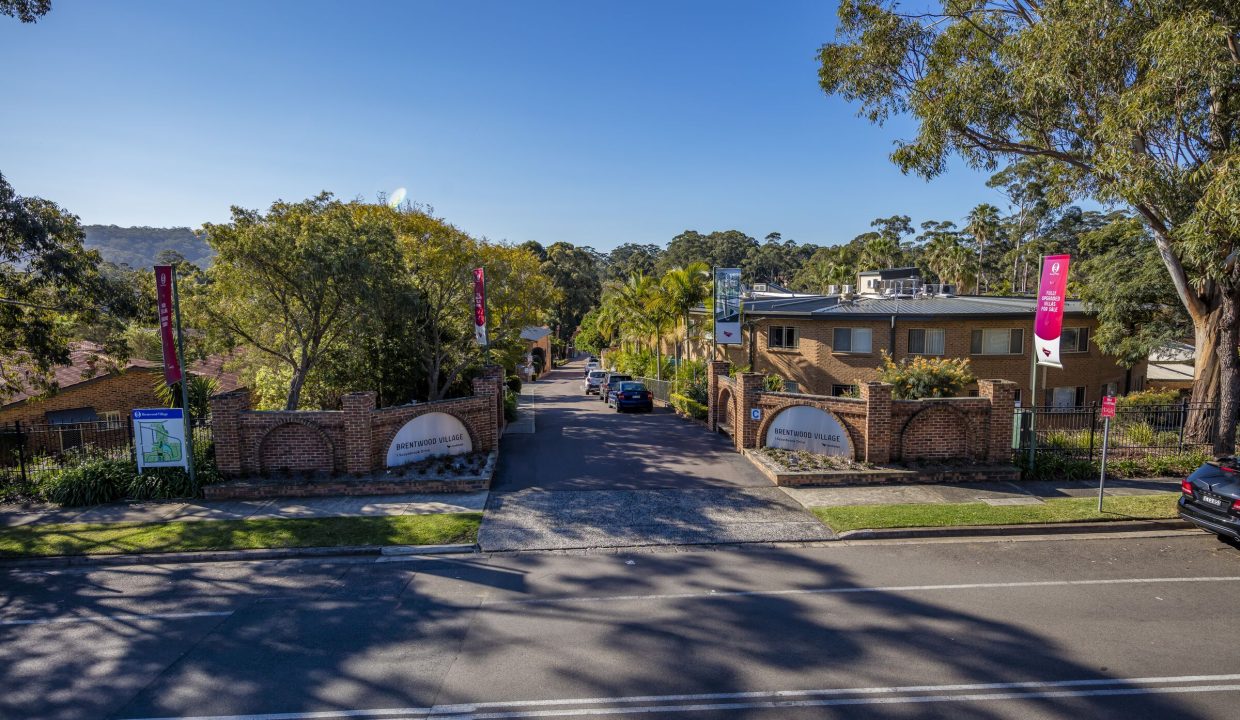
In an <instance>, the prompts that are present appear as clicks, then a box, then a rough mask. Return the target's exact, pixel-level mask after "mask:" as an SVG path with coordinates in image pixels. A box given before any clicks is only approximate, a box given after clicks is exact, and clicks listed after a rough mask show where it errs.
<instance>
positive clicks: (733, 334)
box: [711, 268, 741, 360]
mask: <svg viewBox="0 0 1240 720" xmlns="http://www.w3.org/2000/svg"><path fill="white" fill-rule="evenodd" d="M713 330H714V344H715V345H740V344H741V269H740V268H715V326H714V328H713ZM711 359H712V360H714V359H715V358H714V356H713V355H712V356H711Z"/></svg>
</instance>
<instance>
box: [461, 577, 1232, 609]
mask: <svg viewBox="0 0 1240 720" xmlns="http://www.w3.org/2000/svg"><path fill="white" fill-rule="evenodd" d="M1210 582H1240V576H1227V577H1187V578H1175V577H1171V578H1116V579H1103V580H1029V581H1023V582H1022V581H1016V582H992V583H957V584H953V585H886V586H878V587H838V588H799V589H795V590H709V591H705V592H692V593H666V594H652V595H583V596H571V595H568V596H562V597H550V598H527V599H520V600H493V601H490V602H487V603H484V605H483V606H484V607H487V606H492V605H547V604H551V603H565V602H633V601H642V600H688V599H694V598H712V599H713V598H721V597H765V596H770V597H777V596H784V595H846V594H857V593H902V592H930V591H938V592H942V591H951V590H1006V589H1013V588H1035V587H1038V588H1043V587H1079V586H1096V585H1161V584H1168V583H1210Z"/></svg>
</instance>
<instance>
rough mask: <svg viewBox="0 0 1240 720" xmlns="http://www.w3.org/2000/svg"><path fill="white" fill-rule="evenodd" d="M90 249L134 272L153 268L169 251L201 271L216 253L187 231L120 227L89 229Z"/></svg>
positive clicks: (91, 226)
mask: <svg viewBox="0 0 1240 720" xmlns="http://www.w3.org/2000/svg"><path fill="white" fill-rule="evenodd" d="M84 229H85V230H86V247H88V248H90V249H92V250H98V251H99V254H100V255H102V256H103V259H104V260H106V261H108V262H111V263H116V264H117V265H128V266H129V267H132V268H143V267H145V268H149V267H151V266H152V265H154V264H155V260H156V258H157V256H158V255H159V254H160V253H161V252H163V251H165V250H170V251H172V252H176V253H179V254H180V255H181V256H182V257H184V258H185V259H186V260H189V261H190V262H192V263H194V264H195V265H197V266H198V267H202V268H205V267H206V266H207V265H209V264H210V263H211V257H212V256H213V254H214V253H212V252H211V248H210V247H209V246H208V245H207V241H206V240H204V239H203V238H201V237H199V236H197V235H195V234H194V233H193V231H192V230H190V229H189V228H186V227H178V228H157V227H117V226H116V225H86V226H85V227H84Z"/></svg>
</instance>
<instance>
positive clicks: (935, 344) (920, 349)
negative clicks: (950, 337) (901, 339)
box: [908, 328, 947, 355]
mask: <svg viewBox="0 0 1240 720" xmlns="http://www.w3.org/2000/svg"><path fill="white" fill-rule="evenodd" d="M946 338H947V332H946V331H945V330H943V329H941V328H939V329H934V328H931V329H928V330H922V329H920V328H918V329H912V330H909V331H908V351H909V353H910V354H912V355H942V354H943V347H944V345H945V344H946V342H945V340H946Z"/></svg>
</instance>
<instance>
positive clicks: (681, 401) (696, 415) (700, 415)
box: [668, 393, 707, 420]
mask: <svg viewBox="0 0 1240 720" xmlns="http://www.w3.org/2000/svg"><path fill="white" fill-rule="evenodd" d="M668 398H669V399H670V400H671V403H672V407H674V408H676V412H678V413H680V414H681V415H688V416H689V417H691V418H693V419H694V420H705V419H706V414H707V408H706V406H705V405H703V404H702V403H700V402H697V401H696V400H693V399H692V398H688V397H685V396H684V395H681V394H679V393H672V394H671V395H669V396H668Z"/></svg>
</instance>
